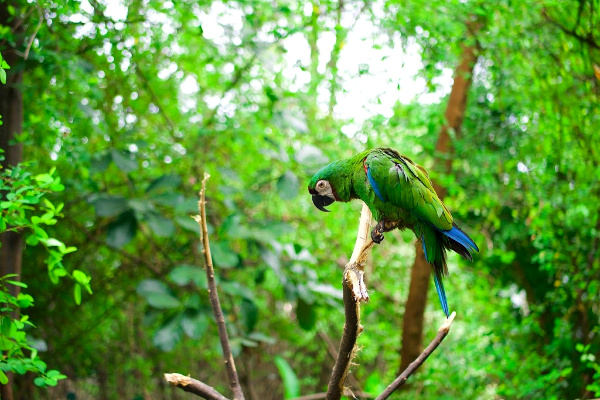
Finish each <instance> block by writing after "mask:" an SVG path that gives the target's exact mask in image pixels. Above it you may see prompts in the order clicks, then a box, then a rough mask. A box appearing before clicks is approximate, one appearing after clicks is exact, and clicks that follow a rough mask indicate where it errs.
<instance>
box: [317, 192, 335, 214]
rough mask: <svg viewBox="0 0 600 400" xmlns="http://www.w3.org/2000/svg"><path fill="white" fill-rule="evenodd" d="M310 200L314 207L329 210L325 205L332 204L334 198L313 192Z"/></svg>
mask: <svg viewBox="0 0 600 400" xmlns="http://www.w3.org/2000/svg"><path fill="white" fill-rule="evenodd" d="M312 201H313V204H314V205H315V207H317V208H318V209H319V210H321V211H325V212H329V210H328V209H326V208H325V207H326V206H328V205H330V204H332V203H333V202H334V201H335V199H332V198H331V197H328V196H321V195H320V194H313V195H312Z"/></svg>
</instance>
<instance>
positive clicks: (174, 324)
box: [152, 318, 182, 351]
mask: <svg viewBox="0 0 600 400" xmlns="http://www.w3.org/2000/svg"><path fill="white" fill-rule="evenodd" d="M181 335H182V328H181V326H180V324H178V321H177V320H176V319H175V318H173V319H171V320H170V321H168V322H167V323H166V324H164V325H163V326H162V327H161V328H160V329H159V330H158V331H156V333H155V334H154V337H153V338H152V343H153V344H154V345H155V346H156V347H158V348H159V349H161V350H163V351H171V350H173V349H174V348H175V345H176V344H177V343H178V342H179V341H180V340H181Z"/></svg>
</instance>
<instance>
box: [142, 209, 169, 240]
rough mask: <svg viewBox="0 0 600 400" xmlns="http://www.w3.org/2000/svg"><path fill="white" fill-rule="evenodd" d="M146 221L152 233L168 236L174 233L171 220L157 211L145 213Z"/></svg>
mask: <svg viewBox="0 0 600 400" xmlns="http://www.w3.org/2000/svg"><path fill="white" fill-rule="evenodd" d="M145 217H146V223H147V224H148V226H149V227H150V229H152V231H153V232H154V234H155V235H156V236H159V237H169V236H172V235H173V234H174V233H175V225H173V221H171V220H170V219H169V218H166V217H164V216H162V215H160V214H157V213H148V214H146V216H145Z"/></svg>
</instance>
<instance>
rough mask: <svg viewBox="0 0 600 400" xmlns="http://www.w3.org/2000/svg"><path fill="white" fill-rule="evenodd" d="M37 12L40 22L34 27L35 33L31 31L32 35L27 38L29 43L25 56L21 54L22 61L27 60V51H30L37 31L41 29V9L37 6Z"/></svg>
mask: <svg viewBox="0 0 600 400" xmlns="http://www.w3.org/2000/svg"><path fill="white" fill-rule="evenodd" d="M37 11H38V14H39V15H40V20H39V22H38V24H37V26H36V27H35V31H33V34H32V35H31V37H30V38H29V43H27V48H26V49H25V54H23V59H24V60H27V57H29V50H31V45H32V44H33V40H34V39H35V37H36V35H37V33H38V31H39V30H40V28H41V27H42V22H43V21H44V15H43V14H42V9H41V7H40V6H39V5H38V6H37Z"/></svg>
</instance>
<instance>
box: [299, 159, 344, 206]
mask: <svg viewBox="0 0 600 400" xmlns="http://www.w3.org/2000/svg"><path fill="white" fill-rule="evenodd" d="M338 164H340V162H339V161H338V162H333V163H331V164H329V165H327V166H325V167H323V168H322V169H321V170H320V171H319V172H317V173H316V174H315V175H314V176H313V177H312V178H311V180H310V182H309V183H308V193H310V194H311V195H312V201H313V204H314V205H315V207H317V208H318V209H319V210H321V211H325V212H329V210H328V209H326V208H325V207H326V206H328V205H330V204H332V203H333V202H335V201H343V200H341V199H340V196H339V195H338V191H339V189H340V188H342V187H343V184H341V182H340V180H341V179H343V178H344V176H343V175H345V174H340V168H339V167H340V165H338Z"/></svg>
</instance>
